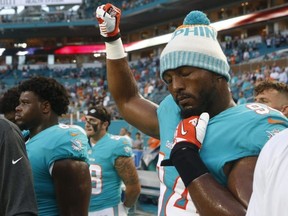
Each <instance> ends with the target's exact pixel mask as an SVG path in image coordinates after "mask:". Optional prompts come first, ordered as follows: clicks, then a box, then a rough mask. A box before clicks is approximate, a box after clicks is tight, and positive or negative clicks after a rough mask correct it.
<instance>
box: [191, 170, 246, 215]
mask: <svg viewBox="0 0 288 216" xmlns="http://www.w3.org/2000/svg"><path fill="white" fill-rule="evenodd" d="M188 190H189V194H190V196H191V198H192V200H193V202H194V204H195V207H196V208H197V210H198V211H199V213H200V215H201V216H211V215H214V216H217V215H219V216H220V215H221V216H234V215H237V216H242V215H243V216H244V215H245V214H246V208H245V207H244V206H243V205H241V204H240V202H239V201H237V200H236V199H235V197H234V196H233V195H232V193H231V192H230V191H229V190H228V189H227V188H226V187H224V186H222V185H220V184H219V183H218V182H216V180H215V179H214V178H213V177H212V176H211V174H209V173H206V174H204V175H202V176H200V177H198V178H197V179H195V180H194V181H192V182H191V183H190V184H189V186H188Z"/></svg>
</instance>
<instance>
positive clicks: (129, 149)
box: [124, 147, 132, 153]
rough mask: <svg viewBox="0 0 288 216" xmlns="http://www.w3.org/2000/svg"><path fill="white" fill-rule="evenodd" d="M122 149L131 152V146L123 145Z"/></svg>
mask: <svg viewBox="0 0 288 216" xmlns="http://www.w3.org/2000/svg"><path fill="white" fill-rule="evenodd" d="M124 150H125V152H127V153H129V152H132V149H131V147H124Z"/></svg>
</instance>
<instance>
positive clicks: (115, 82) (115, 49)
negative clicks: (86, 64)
mask: <svg viewBox="0 0 288 216" xmlns="http://www.w3.org/2000/svg"><path fill="white" fill-rule="evenodd" d="M105 44H106V52H107V80H108V87H109V91H110V92H111V94H112V96H113V98H114V99H115V100H116V102H117V101H118V100H119V99H123V98H125V100H128V99H130V98H131V97H133V96H138V86H137V83H136V80H135V79H134V75H133V74H132V72H131V70H130V67H129V64H128V61H127V58H126V54H125V52H124V47H123V44H122V40H121V38H119V39H117V40H116V41H113V42H109V43H107V42H106V43H105ZM115 53H117V54H115Z"/></svg>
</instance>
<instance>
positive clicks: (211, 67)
mask: <svg viewBox="0 0 288 216" xmlns="http://www.w3.org/2000/svg"><path fill="white" fill-rule="evenodd" d="M209 25H210V20H209V19H208V17H207V16H206V14H204V13H203V12H201V11H191V12H190V13H189V14H188V15H187V16H186V17H185V19H184V21H183V25H181V26H179V27H178V28H177V29H176V30H175V31H174V33H173V34H172V38H171V40H170V41H169V42H168V44H167V45H166V47H165V48H164V50H163V51H162V53H161V56H160V76H161V78H162V79H163V74H164V72H165V71H167V70H169V69H176V68H178V67H181V66H192V67H197V68H202V69H205V70H208V71H211V72H214V73H217V74H219V75H222V76H224V77H225V78H226V79H227V81H229V80H230V75H229V70H230V67H229V64H228V62H227V58H226V56H225V54H224V53H223V51H222V48H221V46H220V44H219V42H218V40H217V31H216V29H214V28H213V27H211V26H209Z"/></svg>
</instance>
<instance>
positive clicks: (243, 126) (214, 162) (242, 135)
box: [157, 95, 288, 215]
mask: <svg viewBox="0 0 288 216" xmlns="http://www.w3.org/2000/svg"><path fill="white" fill-rule="evenodd" d="M157 114H158V121H159V126H160V134H161V147H160V155H159V161H158V165H159V164H160V162H161V161H162V160H163V159H168V158H169V157H170V152H171V148H172V144H173V137H174V132H175V129H176V126H177V125H178V123H179V121H180V120H181V117H180V109H179V107H178V106H177V104H176V103H175V101H174V100H173V98H172V96H171V95H169V96H167V97H166V98H165V99H164V100H163V101H162V102H161V104H160V106H159V108H158V110H157ZM167 115H169V117H167ZM287 127H288V120H287V118H286V117H285V116H284V115H283V114H282V113H280V112H279V111H277V110H274V109H272V108H270V107H268V106H266V105H263V104H258V103H248V104H243V105H238V106H235V107H232V108H230V109H227V110H225V111H223V112H221V113H220V114H218V115H216V116H215V117H213V118H211V119H210V121H209V124H208V127H207V131H206V136H205V139H204V141H203V144H202V148H201V150H200V156H201V158H202V159H203V161H204V163H205V164H206V166H207V168H208V169H209V171H210V172H211V174H213V176H214V177H215V179H216V180H217V181H218V182H219V183H221V184H223V185H226V183H227V178H226V176H225V175H224V172H223V167H224V165H225V163H227V162H230V161H233V160H237V159H240V158H243V157H247V156H255V155H259V153H260V150H261V149H262V147H263V146H264V144H265V143H266V142H267V141H268V139H269V138H270V137H271V136H273V135H274V134H275V133H278V132H279V131H281V130H283V129H285V128H287ZM158 168H159V177H160V180H161V181H162V182H163V183H164V185H165V186H163V187H165V188H164V190H163V191H165V193H164V194H162V195H160V196H163V197H160V198H161V199H163V201H162V202H161V203H160V205H161V204H162V203H163V204H165V203H166V205H167V203H169V202H171V200H172V197H171V196H172V195H173V194H177V193H178V194H180V195H181V194H182V197H185V196H183V194H184V195H187V196H186V198H187V199H191V198H190V196H189V195H188V194H187V191H185V187H184V184H183V182H182V181H179V175H178V172H177V170H176V169H175V168H174V167H169V166H168V167H162V166H158ZM180 195H179V199H175V203H171V206H175V205H177V206H179V207H181V206H182V207H183V208H184V206H185V208H186V207H187V204H186V201H185V199H180V198H181V196H180ZM173 196H175V195H173ZM168 205H169V204H168ZM160 207H161V206H160ZM191 208H193V207H191ZM160 215H164V212H160Z"/></svg>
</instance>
